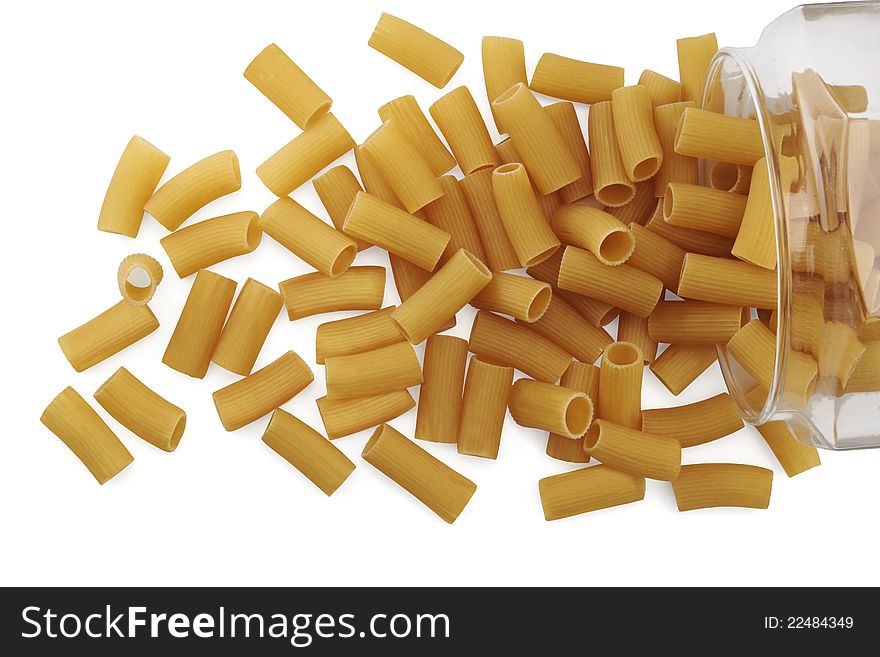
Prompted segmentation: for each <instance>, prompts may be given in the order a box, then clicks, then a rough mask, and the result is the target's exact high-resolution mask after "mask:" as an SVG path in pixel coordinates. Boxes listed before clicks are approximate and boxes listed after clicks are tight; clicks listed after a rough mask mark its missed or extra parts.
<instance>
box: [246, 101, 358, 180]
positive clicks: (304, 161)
mask: <svg viewBox="0 0 880 657" xmlns="http://www.w3.org/2000/svg"><path fill="white" fill-rule="evenodd" d="M354 146H355V143H354V140H353V139H352V138H351V135H349V134H348V131H346V129H345V128H344V127H343V126H342V124H341V123H340V122H339V120H338V119H337V118H336V117H335V116H334V115H333V113H332V112H327V113H326V114H324V115H322V116H321V117H319V118H318V119H316V120H315V121H313V122H312V123H310V124H309V127H308V128H307V129H306V130H304V131H303V132H302V133H301V134H300V135H299V136H297V137H296V138H294V139H293V140H292V141H291V142H289V143H288V144H287V145H286V146H283V147H282V148H281V149H280V150H279V151H277V152H276V153H275V154H274V155H272V156H271V157H270V158H269V159H268V160H266V161H265V162H263V163H262V164H261V165H260V166H258V167H257V176H258V177H259V178H260V180H262V181H263V184H264V185H266V187H268V188H269V190H270V191H271V192H272V193H273V194H275V195H276V196H280V197H285V196H287V195H288V194H290V193H291V192H292V191H293V190H295V189H297V188H298V187H299V186H300V185H302V184H303V183H305V182H306V181H307V180H308V179H309V178H311V177H312V176H314V175H315V174H316V173H318V172H319V171H320V170H321V169H323V168H324V167H326V166H327V165H328V164H330V163H331V162H333V161H334V160H337V159H339V158H340V157H342V156H343V155H345V154H346V153H347V152H348V151H350V150H351V149H352V148H354Z"/></svg>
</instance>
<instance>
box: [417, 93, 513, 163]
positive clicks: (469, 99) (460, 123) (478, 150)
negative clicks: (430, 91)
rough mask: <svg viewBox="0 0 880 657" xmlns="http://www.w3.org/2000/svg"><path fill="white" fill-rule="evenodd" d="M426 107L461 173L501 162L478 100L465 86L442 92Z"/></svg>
mask: <svg viewBox="0 0 880 657" xmlns="http://www.w3.org/2000/svg"><path fill="white" fill-rule="evenodd" d="M429 111H430V112H431V116H432V117H433V118H434V122H435V123H436V124H437V127H438V128H440V132H441V133H443V136H444V137H445V138H446V142H447V143H448V144H449V148H451V149H452V154H453V155H454V156H455V160H456V162H458V165H459V167H461V170H462V172H463V173H465V174H468V173H473V172H474V171H476V170H477V169H482V168H484V167H496V166H498V165H499V164H501V162H500V160H499V159H498V154H497V153H496V152H495V145H494V144H493V143H492V138H491V137H490V136H489V131H488V130H487V129H486V124H485V123H484V122H483V117H482V116H481V115H480V110H479V109H478V108H477V103H476V102H475V101H474V97H473V96H471V92H470V91H468V88H467V87H457V88H455V89H453V90H452V91H450V92H449V93H448V94H446V95H445V96H441V97H440V98H439V99H438V100H437V101H436V102H435V103H434V104H433V105H431V107H430V109H429Z"/></svg>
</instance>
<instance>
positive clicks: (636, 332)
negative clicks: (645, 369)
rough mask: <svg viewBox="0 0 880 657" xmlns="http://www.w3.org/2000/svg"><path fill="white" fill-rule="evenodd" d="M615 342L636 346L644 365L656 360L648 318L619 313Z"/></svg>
mask: <svg viewBox="0 0 880 657" xmlns="http://www.w3.org/2000/svg"><path fill="white" fill-rule="evenodd" d="M661 303H662V302H661ZM617 340H618V341H619V342H630V343H632V344H634V345H635V346H637V347H638V348H639V351H640V352H642V360H643V361H644V362H645V364H646V365H649V364H650V363H653V362H654V359H655V358H657V348H658V345H657V340H654V339H653V338H652V337H651V334H650V333H649V331H648V317H639V316H638V315H633V314H632V313H628V312H625V311H624V312H621V313H620V317H618V319H617Z"/></svg>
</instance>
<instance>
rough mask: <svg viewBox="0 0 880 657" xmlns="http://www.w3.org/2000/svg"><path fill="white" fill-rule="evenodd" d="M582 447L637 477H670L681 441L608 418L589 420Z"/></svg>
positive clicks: (674, 473) (678, 464) (675, 471)
mask: <svg viewBox="0 0 880 657" xmlns="http://www.w3.org/2000/svg"><path fill="white" fill-rule="evenodd" d="M599 385H600V386H601V376H600V379H599ZM599 394H600V395H601V394H602V393H601V392H600V393H599ZM584 449H586V450H587V452H588V453H589V454H590V456H591V457H593V458H595V459H596V460H598V461H601V462H602V463H604V464H605V465H608V466H611V467H612V468H614V469H615V470H620V471H621V472H627V473H629V474H631V475H635V476H637V477H646V478H648V479H659V480H661V481H674V480H675V478H676V477H678V473H679V470H680V469H681V445H680V444H679V443H678V441H677V440H676V439H675V438H671V437H669V436H655V435H652V434H650V433H645V432H644V431H639V430H638V429H632V428H629V427H625V426H621V425H619V424H615V423H613V422H609V421H608V420H596V421H595V422H593V424H592V426H591V427H590V429H589V431H587V435H586V436H585V437H584Z"/></svg>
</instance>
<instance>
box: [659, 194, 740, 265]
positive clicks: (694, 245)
mask: <svg viewBox="0 0 880 657" xmlns="http://www.w3.org/2000/svg"><path fill="white" fill-rule="evenodd" d="M645 228H647V229H648V230H651V231H653V232H654V233H656V234H657V235H660V236H661V237H662V238H664V239H666V240H668V241H670V242H672V243H673V244H675V245H677V246H679V247H681V248H682V249H684V250H685V251H687V252H688V253H699V254H701V255H707V256H713V257H715V258H724V257H727V256H729V255H730V249H732V248H733V240H732V239H731V238H729V237H724V236H723V235H714V234H713V233H707V232H706V231H703V230H693V229H691V228H681V227H680V226H673V225H672V224H669V223H667V222H666V221H665V220H664V219H663V203H662V201H661V202H660V203H658V204H657V209H656V211H655V212H654V214H653V216H652V217H651V218H650V219H649V220H648V222H647V223H646V224H645Z"/></svg>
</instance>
